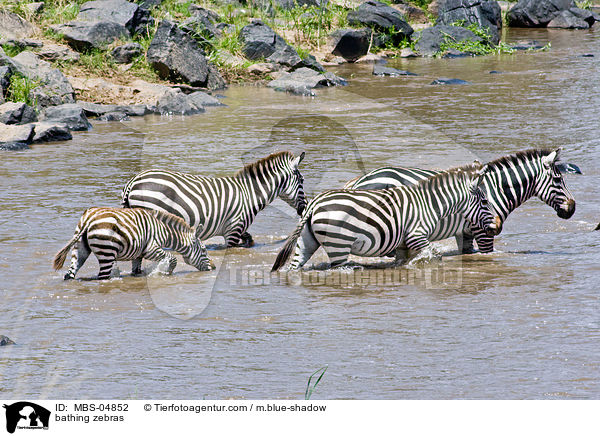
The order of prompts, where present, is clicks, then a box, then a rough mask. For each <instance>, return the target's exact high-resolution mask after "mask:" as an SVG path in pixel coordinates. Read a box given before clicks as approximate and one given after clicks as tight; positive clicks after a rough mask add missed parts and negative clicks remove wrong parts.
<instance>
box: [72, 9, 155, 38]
mask: <svg viewBox="0 0 600 436" xmlns="http://www.w3.org/2000/svg"><path fill="white" fill-rule="evenodd" d="M149 18H150V12H149V11H148V9H146V8H142V7H140V6H139V5H137V4H135V3H133V2H129V1H126V0H95V1H90V2H85V3H84V4H82V5H81V7H80V8H79V14H78V15H77V20H79V21H99V22H102V21H110V22H113V23H117V24H119V25H121V26H123V27H126V28H127V30H128V31H129V32H130V33H131V34H132V35H134V34H135V33H139V32H141V31H143V30H145V29H146V25H147V24H148V22H149Z"/></svg>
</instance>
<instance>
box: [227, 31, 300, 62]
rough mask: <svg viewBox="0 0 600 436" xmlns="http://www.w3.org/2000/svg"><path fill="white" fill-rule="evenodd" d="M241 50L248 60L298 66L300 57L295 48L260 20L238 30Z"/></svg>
mask: <svg viewBox="0 0 600 436" xmlns="http://www.w3.org/2000/svg"><path fill="white" fill-rule="evenodd" d="M239 38H240V41H241V42H242V44H243V46H242V52H243V53H244V56H246V57H247V58H248V59H250V60H259V59H266V60H267V61H268V62H273V63H277V64H280V65H286V66H289V67H298V66H300V64H301V63H302V59H300V56H298V53H297V52H296V50H295V49H294V48H293V47H292V46H290V45H288V44H287V43H286V42H285V40H284V39H283V38H282V37H281V36H279V35H278V34H277V33H275V32H274V31H273V29H271V28H270V27H269V26H267V25H266V24H265V23H263V22H262V21H260V20H255V21H254V22H252V23H250V24H248V25H247V26H244V27H243V28H242V30H241V31H240V35H239Z"/></svg>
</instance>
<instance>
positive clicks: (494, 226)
mask: <svg viewBox="0 0 600 436" xmlns="http://www.w3.org/2000/svg"><path fill="white" fill-rule="evenodd" d="M501 231H502V220H501V219H500V217H499V216H496V217H495V218H494V222H492V223H491V224H490V225H489V227H488V228H487V229H486V230H485V233H486V234H487V235H488V236H496V235H499V234H500V232H501Z"/></svg>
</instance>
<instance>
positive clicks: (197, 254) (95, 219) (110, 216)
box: [54, 207, 214, 280]
mask: <svg viewBox="0 0 600 436" xmlns="http://www.w3.org/2000/svg"><path fill="white" fill-rule="evenodd" d="M199 233H200V229H199V228H198V229H193V228H191V227H190V226H188V225H187V224H186V223H185V222H184V221H183V220H182V219H181V218H179V217H176V216H174V215H171V214H169V213H164V212H159V211H149V210H145V209H139V208H135V209H116V208H110V207H92V208H89V209H87V210H86V211H85V212H84V213H83V215H82V216H81V218H80V219H79V224H78V225H77V228H76V229H75V234H74V235H73V238H71V240H70V241H69V243H68V244H67V245H66V246H65V247H64V248H63V249H62V250H60V251H59V252H58V253H57V254H56V256H55V257H54V268H55V269H56V270H58V269H60V268H62V266H63V265H64V262H65V259H66V257H67V253H68V252H69V250H71V249H72V256H71V267H70V268H69V271H67V273H66V274H65V280H68V279H73V278H75V274H77V271H79V269H80V268H81V267H82V266H83V264H84V263H85V261H86V260H87V258H88V257H89V255H90V254H91V253H92V252H93V253H94V254H95V255H96V257H97V258H98V262H99V263H100V273H99V274H98V278H99V279H107V278H109V277H110V273H111V271H112V268H113V266H114V264H115V262H116V261H118V260H131V261H132V264H133V268H132V273H133V274H140V273H141V267H142V259H149V260H153V261H157V262H160V264H159V267H160V266H162V265H164V266H165V267H166V273H167V274H170V273H171V272H173V270H174V269H175V266H176V265H177V259H176V258H175V256H173V255H172V254H171V253H168V252H166V251H165V249H168V250H173V251H176V252H178V253H180V254H181V255H182V256H183V259H184V261H185V262H186V263H188V264H190V265H192V266H194V267H196V268H197V269H199V270H200V271H207V270H210V269H213V268H214V265H213V264H212V262H211V261H210V259H209V258H208V256H207V254H206V247H205V246H204V244H203V243H202V241H201V240H200V239H199V238H198V234H199Z"/></svg>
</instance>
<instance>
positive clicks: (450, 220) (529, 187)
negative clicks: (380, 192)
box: [344, 148, 581, 253]
mask: <svg viewBox="0 0 600 436" xmlns="http://www.w3.org/2000/svg"><path fill="white" fill-rule="evenodd" d="M560 151H561V149H560V148H559V149H557V150H544V149H531V150H526V151H521V152H518V153H515V154H511V155H507V156H504V157H501V158H499V159H497V160H494V161H492V162H490V163H488V167H489V169H488V171H487V173H486V175H485V178H484V181H483V186H484V188H485V191H486V195H487V198H488V200H489V202H490V204H491V206H492V208H493V210H494V212H495V214H497V215H498V216H500V218H501V219H502V222H504V220H506V218H507V217H508V215H509V214H510V213H511V212H512V211H514V210H515V209H516V208H517V207H519V206H520V205H521V204H523V203H524V202H525V201H527V200H528V199H529V198H531V197H539V198H540V199H541V200H542V201H543V202H545V203H546V204H548V205H549V206H550V207H552V208H553V209H554V210H556V212H557V214H558V216H559V217H560V218H564V219H569V218H570V217H571V216H572V215H573V214H574V213H575V200H574V198H573V196H572V195H571V193H570V192H569V190H568V188H567V186H566V184H565V180H564V178H563V176H562V173H579V174H581V171H580V170H579V168H578V167H577V166H576V165H573V164H567V163H558V159H559V157H560ZM438 173H439V171H432V170H424V169H420V168H402V167H387V168H379V169H376V170H374V171H372V172H370V173H368V174H366V175H364V176H362V177H359V178H357V179H354V180H351V181H350V182H348V183H347V184H346V185H345V186H344V188H346V189H385V188H389V187H393V186H403V185H414V184H415V183H418V182H419V181H420V180H423V179H425V178H427V177H431V176H434V175H436V174H438ZM452 236H454V237H456V241H457V243H458V246H459V249H461V251H462V252H463V253H472V252H473V238H475V240H476V241H477V245H478V247H479V250H480V251H481V252H483V253H487V252H491V251H493V249H494V238H493V236H489V235H486V234H485V232H483V231H482V230H481V229H480V228H479V227H477V226H473V225H471V224H469V223H468V222H467V221H466V220H464V219H463V218H462V217H461V216H460V215H451V216H448V217H446V218H445V219H443V220H441V221H440V222H439V223H438V225H437V226H436V228H435V231H434V233H433V234H432V235H431V238H432V239H431V240H432V241H439V240H442V239H446V238H450V237H452Z"/></svg>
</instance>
